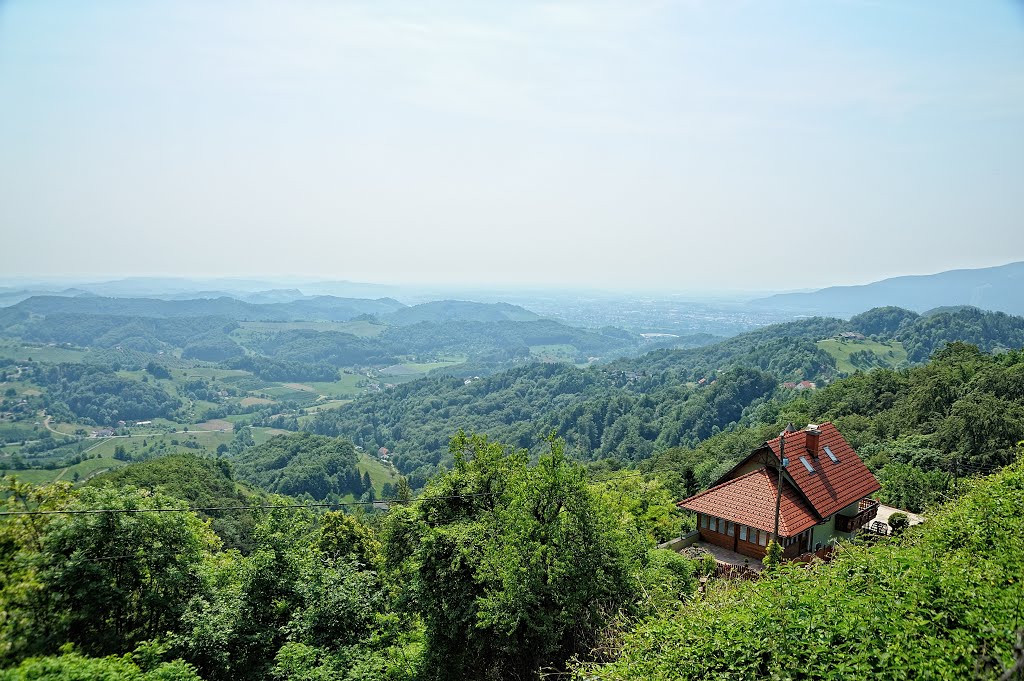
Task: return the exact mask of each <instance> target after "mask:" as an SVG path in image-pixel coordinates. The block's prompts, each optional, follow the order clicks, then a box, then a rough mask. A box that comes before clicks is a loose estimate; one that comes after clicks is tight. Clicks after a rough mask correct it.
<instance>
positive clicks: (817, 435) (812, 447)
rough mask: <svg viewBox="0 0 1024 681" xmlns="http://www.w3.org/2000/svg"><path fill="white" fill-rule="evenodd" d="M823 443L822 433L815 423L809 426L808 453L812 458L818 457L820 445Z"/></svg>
mask: <svg viewBox="0 0 1024 681" xmlns="http://www.w3.org/2000/svg"><path fill="white" fill-rule="evenodd" d="M820 441H821V431H820V430H818V426H816V425H814V424H813V423H811V424H808V426H807V451H809V452H810V453H811V456H818V443H819V442H820Z"/></svg>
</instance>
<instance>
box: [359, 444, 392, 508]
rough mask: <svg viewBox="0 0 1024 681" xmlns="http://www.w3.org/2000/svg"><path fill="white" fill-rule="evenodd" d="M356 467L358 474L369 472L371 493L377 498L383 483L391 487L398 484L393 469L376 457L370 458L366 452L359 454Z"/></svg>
mask: <svg viewBox="0 0 1024 681" xmlns="http://www.w3.org/2000/svg"><path fill="white" fill-rule="evenodd" d="M357 466H358V468H359V472H361V473H362V472H369V474H370V481H371V482H373V491H374V492H376V494H377V497H378V498H380V496H381V490H383V488H384V483H385V482H390V483H391V484H392V485H394V484H395V483H397V482H398V474H397V473H395V469H394V468H392V467H391V466H389V465H387V464H384V463H382V462H381V461H380V460H379V459H378V458H377V457H375V456H370V455H369V454H367V453H366V452H359V463H358V464H357Z"/></svg>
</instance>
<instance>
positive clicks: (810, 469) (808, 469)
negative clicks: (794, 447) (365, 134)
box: [800, 456, 814, 473]
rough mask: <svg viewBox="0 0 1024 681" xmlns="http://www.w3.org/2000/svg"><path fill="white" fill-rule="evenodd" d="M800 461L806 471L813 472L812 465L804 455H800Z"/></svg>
mask: <svg viewBox="0 0 1024 681" xmlns="http://www.w3.org/2000/svg"><path fill="white" fill-rule="evenodd" d="M800 463H802V464H803V465H804V468H806V469H807V472H808V473H813V472H814V466H812V465H811V462H810V461H808V460H807V457H806V456H801V457H800Z"/></svg>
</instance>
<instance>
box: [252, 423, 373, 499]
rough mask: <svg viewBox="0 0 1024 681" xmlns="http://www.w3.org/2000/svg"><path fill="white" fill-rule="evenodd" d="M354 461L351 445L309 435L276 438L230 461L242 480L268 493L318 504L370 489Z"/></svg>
mask: <svg viewBox="0 0 1024 681" xmlns="http://www.w3.org/2000/svg"><path fill="white" fill-rule="evenodd" d="M357 461H358V457H357V456H356V450H355V449H354V448H353V446H352V443H351V442H348V441H345V440H338V439H335V438H330V437H322V436H319V435H311V434H309V433H297V434H294V435H278V436H277V437H274V438H271V439H270V440H269V441H267V442H265V443H264V444H262V445H259V446H256V447H250V448H246V449H243V450H241V451H240V452H239V453H238V454H237V455H236V456H235V457H234V459H233V463H234V468H235V471H236V472H237V475H238V477H239V478H240V479H242V480H246V481H248V482H251V483H252V484H254V485H256V486H257V487H260V488H262V489H265V490H267V491H269V492H275V493H278V494H286V495H289V496H307V495H308V496H310V497H312V498H313V499H320V500H322V499H326V498H328V497H329V496H334V497H338V496H344V495H346V494H352V495H354V496H355V497H357V498H358V497H359V496H361V495H362V494H363V492H365V491H367V489H372V487H371V486H370V485H369V484H368V482H369V477H367V478H366V481H367V482H366V483H364V482H363V479H362V476H361V475H360V473H359V470H358V469H357V468H356V462H357Z"/></svg>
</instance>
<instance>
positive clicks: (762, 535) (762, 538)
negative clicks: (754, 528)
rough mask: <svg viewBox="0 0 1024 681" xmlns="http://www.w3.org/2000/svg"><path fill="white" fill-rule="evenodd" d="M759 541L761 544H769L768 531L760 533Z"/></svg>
mask: <svg viewBox="0 0 1024 681" xmlns="http://www.w3.org/2000/svg"><path fill="white" fill-rule="evenodd" d="M757 543H758V544H760V545H761V546H767V545H768V533H767V532H761V533H760V534H759V535H758V537H757Z"/></svg>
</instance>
